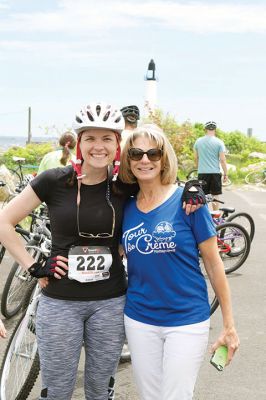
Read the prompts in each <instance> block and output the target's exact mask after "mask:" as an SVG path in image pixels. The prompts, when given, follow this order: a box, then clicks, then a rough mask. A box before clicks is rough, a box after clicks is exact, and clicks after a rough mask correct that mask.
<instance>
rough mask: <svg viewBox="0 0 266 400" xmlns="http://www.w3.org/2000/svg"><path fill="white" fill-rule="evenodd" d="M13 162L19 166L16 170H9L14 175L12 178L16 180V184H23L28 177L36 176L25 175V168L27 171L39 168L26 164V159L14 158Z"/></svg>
mask: <svg viewBox="0 0 266 400" xmlns="http://www.w3.org/2000/svg"><path fill="white" fill-rule="evenodd" d="M12 160H13V162H14V163H15V164H17V166H16V167H15V168H8V170H9V171H10V172H11V174H12V176H13V178H14V181H15V184H22V183H23V182H24V181H25V178H26V177H27V176H28V175H33V176H34V174H24V173H23V168H26V169H37V168H38V166H36V165H29V164H24V163H25V161H26V158H24V157H16V156H13V157H12Z"/></svg>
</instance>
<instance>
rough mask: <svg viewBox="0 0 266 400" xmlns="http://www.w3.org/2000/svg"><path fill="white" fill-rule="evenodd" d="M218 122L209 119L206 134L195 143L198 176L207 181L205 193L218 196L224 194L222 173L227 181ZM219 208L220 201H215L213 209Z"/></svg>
mask: <svg viewBox="0 0 266 400" xmlns="http://www.w3.org/2000/svg"><path fill="white" fill-rule="evenodd" d="M216 127H217V126H216V123H215V122H214V121H209V122H207V123H206V124H205V132H206V135H205V136H203V137H201V138H199V139H197V140H196V142H195V144H194V151H195V160H196V166H197V168H198V178H199V179H200V180H202V181H204V182H205V183H204V184H203V190H204V192H205V194H212V195H214V196H215V197H216V198H217V197H218V195H220V194H222V174H221V169H220V164H221V167H222V170H223V180H224V182H226V181H227V165H226V159H225V145H224V142H223V141H222V140H221V139H218V138H217V137H216V136H215V133H216ZM218 208H219V205H218V203H213V209H214V210H217V209H218Z"/></svg>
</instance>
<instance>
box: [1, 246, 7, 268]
mask: <svg viewBox="0 0 266 400" xmlns="http://www.w3.org/2000/svg"><path fill="white" fill-rule="evenodd" d="M5 254H6V248H5V246H4V245H2V244H0V264H1V262H2V261H3V258H4V256H5Z"/></svg>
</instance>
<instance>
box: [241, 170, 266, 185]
mask: <svg viewBox="0 0 266 400" xmlns="http://www.w3.org/2000/svg"><path fill="white" fill-rule="evenodd" d="M265 179H266V174H265V173H264V172H263V171H253V172H250V173H249V174H247V175H246V176H245V182H246V183H247V184H251V185H252V184H256V183H262V182H264V181H265Z"/></svg>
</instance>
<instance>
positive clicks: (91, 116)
mask: <svg viewBox="0 0 266 400" xmlns="http://www.w3.org/2000/svg"><path fill="white" fill-rule="evenodd" d="M89 128H98V129H110V130H112V131H115V132H117V133H119V134H121V132H122V131H123V129H124V128H125V121H124V118H123V115H122V113H121V111H120V110H119V108H117V107H114V106H112V105H111V104H107V103H91V104H88V105H87V106H85V107H83V108H82V109H81V110H80V111H79V112H78V113H77V115H76V117H75V121H74V123H73V129H74V131H75V132H76V134H77V135H78V134H79V133H80V132H82V131H84V130H86V129H89Z"/></svg>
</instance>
